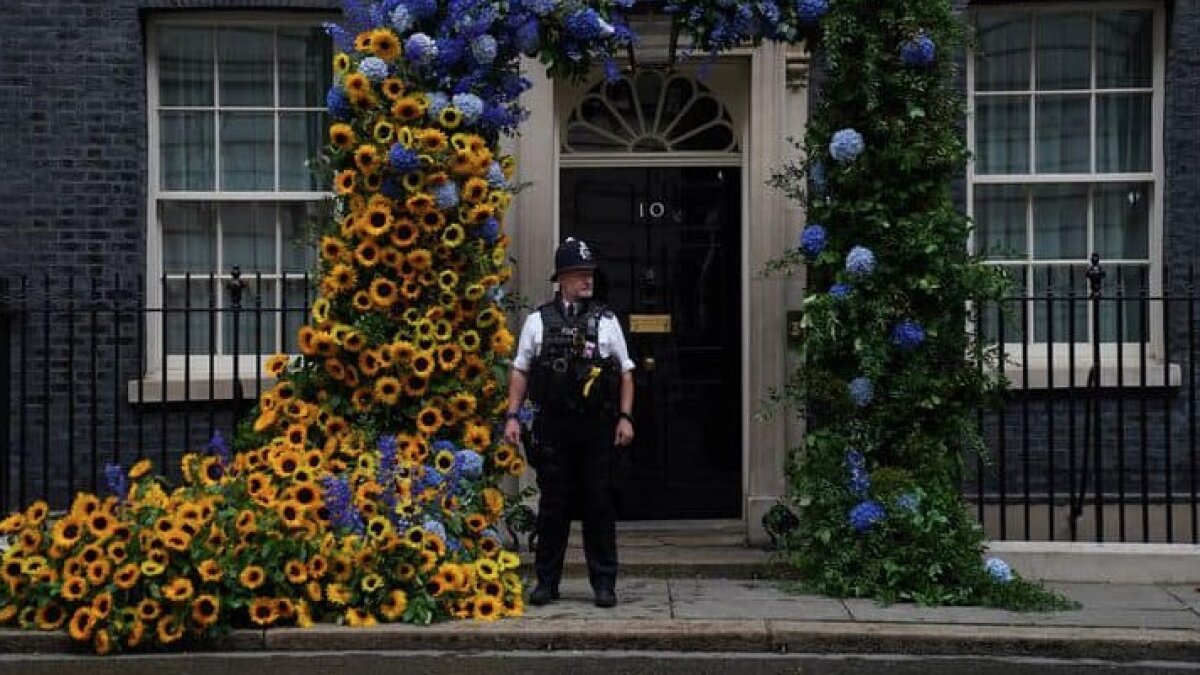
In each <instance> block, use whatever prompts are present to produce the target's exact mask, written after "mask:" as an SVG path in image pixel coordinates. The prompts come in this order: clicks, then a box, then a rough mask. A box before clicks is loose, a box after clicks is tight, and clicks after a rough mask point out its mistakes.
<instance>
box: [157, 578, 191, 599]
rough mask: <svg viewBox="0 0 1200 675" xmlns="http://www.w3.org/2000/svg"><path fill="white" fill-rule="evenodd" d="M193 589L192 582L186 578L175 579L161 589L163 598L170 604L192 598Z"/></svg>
mask: <svg viewBox="0 0 1200 675" xmlns="http://www.w3.org/2000/svg"><path fill="white" fill-rule="evenodd" d="M193 592H194V588H193V587H192V582H191V580H190V579H188V578H186V577H175V578H174V579H172V580H171V581H170V582H169V583H167V585H166V586H163V587H162V594H163V597H164V598H166V599H167V600H170V601H171V602H183V601H185V600H188V599H190V598H191V597H192V593H193Z"/></svg>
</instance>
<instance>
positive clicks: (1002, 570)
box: [983, 558, 1013, 584]
mask: <svg viewBox="0 0 1200 675" xmlns="http://www.w3.org/2000/svg"><path fill="white" fill-rule="evenodd" d="M983 568H984V569H986V570H987V573H988V574H989V575H990V576H991V577H992V578H993V579H995V580H996V581H999V582H1000V583H1002V584H1007V583H1008V582H1010V581H1012V580H1013V571H1012V568H1011V567H1009V566H1008V563H1006V562H1004V561H1003V560H1001V559H1000V558H988V559H987V560H985V561H984V563H983Z"/></svg>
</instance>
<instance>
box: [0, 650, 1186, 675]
mask: <svg viewBox="0 0 1200 675" xmlns="http://www.w3.org/2000/svg"><path fill="white" fill-rule="evenodd" d="M9 673H12V674H14V675H15V674H18V673H19V674H20V675H72V674H74V673H79V674H81V675H142V674H146V675H150V674H153V675H174V674H178V675H232V674H235V673H236V674H242V673H250V674H252V675H298V674H300V673H314V674H319V675H375V674H379V675H382V674H384V673H397V674H400V673H403V674H405V675H408V674H415V673H422V674H429V675H442V674H446V675H450V674H453V675H459V674H462V673H487V675H501V674H507V673H513V674H517V673H520V674H522V675H542V674H545V675H551V674H553V675H560V674H562V673H570V675H593V674H594V675H613V674H616V673H628V674H629V675H642V674H645V675H676V674H679V675H684V674H686V675H710V674H711V675H767V674H771V675H775V674H785V673H786V674H788V675H801V674H803V675H852V674H853V675H860V674H862V675H866V674H874V673H887V674H888V675H943V674H945V675H949V674H951V673H955V674H957V673H964V674H969V675H1026V674H1029V675H1073V674H1075V673H1080V674H1082V673H1089V674H1091V673H1105V674H1114V675H1126V674H1129V675H1132V674H1134V673H1137V674H1142V673H1172V674H1173V673H1181V674H1182V673H1200V663H1194V664H1193V663H1178V662H1153V661H1142V662H1132V663H1116V662H1106V661H1099V660H1095V661H1092V660H1059V659H1034V658H1005V657H929V656H923V657H912V656H897V655H878V656H863V655H836V654H834V655H814V654H728V653H722V654H705V653H667V652H662V653H658V652H615V651H614V652H553V653H538V652H481V653H475V654H467V653H462V652H454V653H449V652H316V653H304V654H296V653H270V652H257V653H241V654H238V653H234V654H230V653H190V654H160V655H155V654H143V655H134V656H120V657H90V656H62V655H3V656H0V674H3V675H7V674H9Z"/></svg>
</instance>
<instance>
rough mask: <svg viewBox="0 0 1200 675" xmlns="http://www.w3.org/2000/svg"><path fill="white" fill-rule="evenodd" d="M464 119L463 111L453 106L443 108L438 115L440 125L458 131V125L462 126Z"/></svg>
mask: <svg viewBox="0 0 1200 675" xmlns="http://www.w3.org/2000/svg"><path fill="white" fill-rule="evenodd" d="M462 119H463V117H462V111H461V110H459V109H458V108H455V107H454V106H452V105H448V106H446V107H445V108H442V111H441V112H440V113H438V124H441V125H442V126H443V127H446V128H447V129H457V128H458V125H460V124H462Z"/></svg>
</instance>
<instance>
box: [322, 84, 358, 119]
mask: <svg viewBox="0 0 1200 675" xmlns="http://www.w3.org/2000/svg"><path fill="white" fill-rule="evenodd" d="M325 107H326V108H328V109H329V115H330V116H331V117H333V118H334V119H335V120H348V119H350V116H351V115H352V114H353V111H351V110H350V99H349V98H347V97H346V92H344V91H342V89H341V88H340V87H338V86H336V85H335V86H332V87H330V88H329V91H328V92H327V93H326V94H325Z"/></svg>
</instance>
